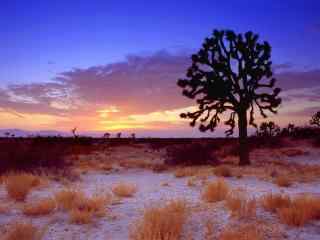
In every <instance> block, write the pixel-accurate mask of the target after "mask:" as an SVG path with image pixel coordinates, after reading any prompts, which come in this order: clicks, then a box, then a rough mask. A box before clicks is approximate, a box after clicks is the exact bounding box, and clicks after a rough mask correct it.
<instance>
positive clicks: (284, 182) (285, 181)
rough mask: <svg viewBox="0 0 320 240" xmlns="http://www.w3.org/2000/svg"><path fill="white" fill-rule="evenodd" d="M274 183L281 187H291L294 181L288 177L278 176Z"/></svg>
mask: <svg viewBox="0 0 320 240" xmlns="http://www.w3.org/2000/svg"><path fill="white" fill-rule="evenodd" d="M274 182H275V184H277V185H278V186H279V187H290V186H291V185H292V181H291V179H290V178H289V176H287V175H281V176H278V177H277V178H276V179H275V181H274Z"/></svg>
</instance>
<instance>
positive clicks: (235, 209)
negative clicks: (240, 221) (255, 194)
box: [226, 192, 257, 218]
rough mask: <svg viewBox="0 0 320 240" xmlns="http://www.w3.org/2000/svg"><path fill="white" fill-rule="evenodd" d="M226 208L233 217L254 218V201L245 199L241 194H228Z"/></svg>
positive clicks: (255, 209)
mask: <svg viewBox="0 0 320 240" xmlns="http://www.w3.org/2000/svg"><path fill="white" fill-rule="evenodd" d="M226 206H227V208H228V209H229V210H230V211H231V215H232V216H233V217H238V218H252V217H255V216H256V211H257V205H256V200H255V199H247V198H246V197H245V196H244V195H243V194H240V193H237V192H232V193H230V194H228V196H227V199H226Z"/></svg>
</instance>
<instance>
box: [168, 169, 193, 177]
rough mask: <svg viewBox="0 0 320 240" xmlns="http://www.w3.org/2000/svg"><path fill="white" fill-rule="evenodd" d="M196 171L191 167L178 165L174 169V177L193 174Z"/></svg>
mask: <svg viewBox="0 0 320 240" xmlns="http://www.w3.org/2000/svg"><path fill="white" fill-rule="evenodd" d="M196 173H197V172H196V170H195V169H194V168H192V167H179V168H178V169H176V170H175V171H174V176H175V177H176V178H182V177H190V176H194V175H195V174H196Z"/></svg>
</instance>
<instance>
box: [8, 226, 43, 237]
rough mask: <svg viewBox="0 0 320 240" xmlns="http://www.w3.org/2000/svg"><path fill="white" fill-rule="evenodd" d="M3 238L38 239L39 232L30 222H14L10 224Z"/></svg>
mask: <svg viewBox="0 0 320 240" xmlns="http://www.w3.org/2000/svg"><path fill="white" fill-rule="evenodd" d="M4 239H5V240H40V239H41V234H40V232H39V231H38V230H37V228H36V227H35V226H33V225H32V224H31V223H14V224H12V225H11V226H10V229H9V231H8V233H7V234H6V235H5V237H4Z"/></svg>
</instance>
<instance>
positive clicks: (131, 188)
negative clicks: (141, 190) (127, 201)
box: [112, 183, 137, 197]
mask: <svg viewBox="0 0 320 240" xmlns="http://www.w3.org/2000/svg"><path fill="white" fill-rule="evenodd" d="M112 192H113V193H114V194H115V195H116V196H118V197H132V196H133V195H134V194H135V193H136V192H137V187H136V186H135V185H133V184H130V183H118V184H116V185H115V186H114V187H113V188H112Z"/></svg>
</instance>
